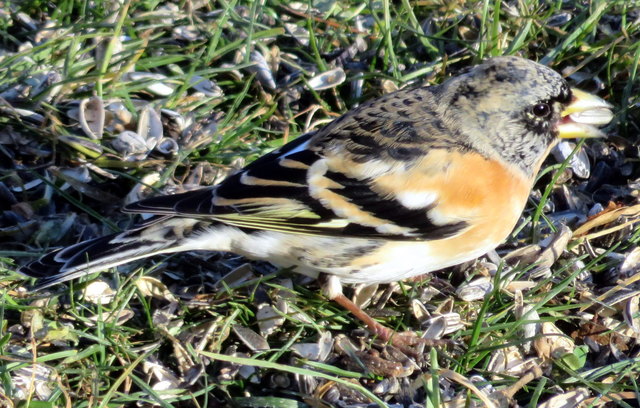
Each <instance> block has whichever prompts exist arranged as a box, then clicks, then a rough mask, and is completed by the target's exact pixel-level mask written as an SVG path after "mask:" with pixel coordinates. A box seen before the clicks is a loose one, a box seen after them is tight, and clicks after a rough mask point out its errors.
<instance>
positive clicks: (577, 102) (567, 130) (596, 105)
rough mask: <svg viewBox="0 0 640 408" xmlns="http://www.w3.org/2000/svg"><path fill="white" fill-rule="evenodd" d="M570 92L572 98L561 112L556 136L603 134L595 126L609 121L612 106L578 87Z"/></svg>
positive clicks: (611, 117) (569, 136) (579, 136)
mask: <svg viewBox="0 0 640 408" xmlns="http://www.w3.org/2000/svg"><path fill="white" fill-rule="evenodd" d="M571 93H572V95H573V100H572V101H571V104H570V105H569V106H567V108H566V109H565V110H564V111H563V112H562V120H561V122H560V124H559V125H558V127H557V130H558V137H560V138H563V139H574V138H584V137H602V136H604V133H603V132H602V131H601V130H600V129H598V128H597V126H603V125H606V124H607V123H609V122H611V119H613V112H611V108H612V106H611V105H610V104H609V103H607V102H605V101H604V100H603V99H600V98H598V97H597V96H595V95H591V94H589V93H586V92H584V91H581V90H579V89H572V90H571Z"/></svg>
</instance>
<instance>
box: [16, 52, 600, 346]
mask: <svg viewBox="0 0 640 408" xmlns="http://www.w3.org/2000/svg"><path fill="white" fill-rule="evenodd" d="M612 117H613V113H612V106H611V105H610V104H609V103H607V102H606V101H604V100H603V99H601V98H599V97H597V96H595V95H592V94H589V93H587V92H584V91H581V90H579V89H574V88H571V87H570V86H569V84H568V83H567V81H566V80H565V79H564V78H563V77H562V76H561V75H560V74H558V73H557V72H555V71H554V70H553V69H551V68H549V67H547V66H544V65H541V64H539V63H536V62H534V61H531V60H528V59H524V58H520V57H515V56H502V57H494V58H491V59H488V60H486V61H484V62H482V63H481V64H479V65H476V66H474V67H472V68H469V69H467V70H466V71H465V72H462V73H461V74H459V75H457V76H453V77H451V78H449V79H447V80H445V81H444V82H442V83H441V84H439V85H428V84H423V85H418V86H413V87H407V88H403V89H400V90H398V91H396V92H393V93H389V94H385V95H383V96H380V97H378V98H375V99H372V100H369V101H368V102H365V103H362V104H361V105H359V106H357V107H355V108H353V109H351V110H350V111H348V112H347V113H345V114H343V115H342V116H340V117H338V118H336V119H335V120H333V121H332V122H330V123H329V124H327V125H325V126H324V127H322V128H320V129H318V130H316V131H313V132H310V133H307V134H304V135H302V136H299V137H298V138H296V139H294V140H292V141H291V142H289V143H287V144H285V145H284V146H282V147H280V148H278V149H276V150H273V151H271V152H269V153H267V154H265V155H264V156H262V157H260V158H258V159H256V160H255V161H253V162H252V163H250V164H248V165H247V166H246V167H244V168H243V169H242V170H240V171H238V172H237V173H235V174H232V175H230V176H228V177H227V178H226V179H225V180H223V181H222V182H221V183H219V184H218V185H215V186H209V187H205V188H201V189H198V190H193V191H189V192H185V193H180V194H174V195H160V196H155V197H150V198H145V199H142V200H141V201H138V202H135V203H132V204H129V205H126V206H125V207H124V211H125V212H127V213H134V214H153V217H152V218H150V219H148V220H147V221H145V222H143V223H142V224H140V225H138V226H135V227H133V228H131V229H128V230H125V231H122V232H119V233H114V234H112V235H107V236H104V237H99V238H95V239H90V240H88V241H84V242H79V243H77V244H75V245H72V246H69V247H67V248H63V249H57V250H54V251H52V252H50V253H48V254H45V255H44V256H43V257H42V258H40V259H39V260H36V261H33V262H31V263H29V264H27V265H25V266H23V267H22V268H21V269H20V270H19V272H21V273H22V274H23V275H26V276H28V277H32V278H37V279H38V281H39V287H40V288H44V287H49V286H52V285H55V284H58V283H61V282H64V281H68V280H71V279H75V278H78V277H81V276H84V275H87V274H91V273H94V272H99V271H104V270H107V269H110V268H113V267H116V266H118V265H121V264H124V263H128V262H131V261H134V260H139V259H142V258H147V257H150V256H153V255H157V254H168V253H176V252H184V251H195V250H213V251H228V252H233V253H237V254H240V255H243V256H245V257H247V258H250V259H257V260H266V261H269V262H271V263H273V264H275V265H278V266H280V267H284V268H291V269H293V270H294V271H295V272H298V273H301V274H305V275H308V276H311V277H321V278H323V285H322V286H323V291H324V293H325V294H326V296H327V297H328V298H330V299H333V300H335V301H336V302H338V303H339V304H340V305H342V306H344V307H345V308H347V309H348V310H349V311H351V312H352V313H354V314H355V316H356V317H358V318H360V319H361V320H362V321H363V322H364V323H365V324H366V326H367V327H368V328H369V330H370V331H371V332H373V333H374V334H375V335H377V336H380V338H382V339H383V340H391V339H394V335H395V333H394V331H393V330H391V329H388V328H386V327H385V326H384V325H382V324H381V323H379V322H377V321H376V320H374V319H373V318H371V317H370V316H368V315H367V314H366V313H365V312H364V311H362V310H361V309H360V308H359V307H358V306H357V305H355V304H353V303H352V302H351V301H350V300H349V299H348V298H347V297H346V296H344V294H343V293H342V285H343V284H357V283H367V284H373V283H389V282H396V281H400V280H403V279H407V278H411V277H415V276H418V275H423V274H425V273H428V272H432V271H435V270H440V269H443V268H446V267H450V266H454V265H457V264H461V263H463V262H467V261H470V260H473V259H475V258H478V257H480V256H482V255H484V254H486V253H487V252H489V251H491V250H493V249H495V248H496V247H497V246H498V245H500V244H501V243H502V242H503V241H504V240H505V239H506V238H507V237H508V236H509V234H510V233H511V231H512V230H513V228H514V227H515V225H516V223H517V221H518V219H519V217H520V215H521V214H522V212H523V210H524V208H525V205H526V203H527V199H528V197H529V194H530V191H531V189H532V188H533V185H534V181H535V179H536V175H537V173H538V171H539V170H540V168H541V166H542V164H543V161H544V159H545V158H546V157H547V155H548V154H549V152H550V150H551V149H552V148H553V147H554V146H555V145H556V144H557V143H558V142H559V141H560V140H561V139H563V138H588V137H600V136H603V135H604V134H603V132H602V130H600V129H599V128H598V127H599V126H602V125H606V124H607V123H609V122H610V121H611V119H612ZM395 338H397V339H401V340H402V336H396V337H395ZM402 341H404V340H402Z"/></svg>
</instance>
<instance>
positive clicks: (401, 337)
mask: <svg viewBox="0 0 640 408" xmlns="http://www.w3.org/2000/svg"><path fill="white" fill-rule="evenodd" d="M323 292H324V294H325V296H327V297H328V298H329V299H331V300H333V301H334V302H336V303H337V304H339V305H340V306H342V307H344V308H345V309H347V310H348V311H349V312H351V313H352V314H353V315H354V316H355V317H357V318H358V319H360V320H361V321H362V322H363V323H364V324H365V325H367V328H368V329H369V331H370V332H371V334H373V335H374V336H376V337H378V338H379V339H381V340H382V341H384V342H389V343H391V344H393V345H394V346H396V347H398V348H400V349H404V350H406V349H407V348H409V347H413V346H417V345H420V344H424V345H426V346H431V347H433V346H441V345H445V344H448V343H449V342H448V341H439V340H430V339H423V338H421V337H419V336H418V335H417V334H416V333H414V332H402V333H397V332H395V331H394V330H392V329H390V328H388V327H385V326H384V325H383V324H381V323H379V322H377V321H375V320H374V319H373V318H372V317H371V316H369V315H368V314H367V313H366V312H365V311H364V310H362V309H361V308H360V307H359V306H358V305H356V304H355V303H353V302H352V301H351V300H349V298H347V297H346V296H345V295H344V294H343V293H342V285H341V283H340V279H339V278H338V277H336V276H334V275H328V276H327V279H326V281H325V282H324V284H323Z"/></svg>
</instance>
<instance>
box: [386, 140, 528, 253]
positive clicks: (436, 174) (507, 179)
mask: <svg viewBox="0 0 640 408" xmlns="http://www.w3.org/2000/svg"><path fill="white" fill-rule="evenodd" d="M531 186H532V180H531V178H529V177H528V176H527V175H525V174H523V172H522V171H521V170H519V169H517V168H516V167H515V166H514V167H509V166H508V165H505V164H502V163H500V162H498V161H495V160H490V159H486V158H484V157H483V156H481V155H480V154H477V153H468V152H467V153H460V152H452V151H445V150H439V151H438V150H436V151H434V152H432V153H430V154H429V155H428V156H426V157H425V158H424V159H423V161H422V162H421V163H420V164H419V165H418V166H416V167H414V168H412V169H410V170H408V171H407V172H406V173H398V172H395V173H394V174H388V175H385V176H382V177H380V178H379V179H378V181H377V183H376V189H377V190H378V191H380V192H386V193H389V194H397V193H399V192H401V191H415V192H423V193H426V192H432V193H435V195H436V196H437V199H436V201H435V202H434V207H433V208H432V209H430V210H429V216H430V218H432V219H433V221H434V222H435V223H436V224H446V223H452V222H458V221H465V222H467V224H468V225H469V228H468V229H467V230H466V231H465V232H463V233H462V234H459V235H457V236H454V237H451V238H447V239H443V240H436V241H430V242H429V247H430V249H432V250H433V251H434V252H435V253H438V254H439V255H442V256H443V257H444V258H446V257H447V256H454V255H455V254H456V253H457V254H460V253H465V252H473V251H474V250H477V248H478V247H479V246H481V247H487V246H490V247H491V248H493V247H495V246H497V245H498V244H499V243H500V242H502V241H503V240H504V239H505V238H506V237H507V236H508V235H509V233H510V232H511V230H512V229H513V227H514V226H515V224H516V222H517V221H518V218H519V216H520V214H521V212H522V210H523V209H524V206H525V204H526V201H527V197H528V196H529V191H530V189H531Z"/></svg>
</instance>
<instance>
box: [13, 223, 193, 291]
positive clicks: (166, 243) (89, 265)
mask: <svg viewBox="0 0 640 408" xmlns="http://www.w3.org/2000/svg"><path fill="white" fill-rule="evenodd" d="M174 220H175V219H173V220H168V222H159V223H154V224H152V225H149V224H145V225H144V227H143V228H137V229H133V230H128V231H124V232H122V233H117V234H112V235H107V236H104V237H100V238H95V239H91V240H88V241H83V242H80V243H77V244H75V245H72V246H70V247H67V248H63V249H58V250H54V251H52V252H50V253H48V254H46V255H44V256H43V257H42V258H40V259H39V260H37V261H34V262H31V263H29V264H27V265H25V266H23V267H22V268H21V269H20V270H19V271H18V272H20V273H21V274H23V275H26V276H29V277H33V278H37V279H38V288H39V289H42V288H45V287H49V286H52V285H55V284H58V283H62V282H65V281H68V280H71V279H75V278H78V277H80V276H84V275H88V274H91V273H94V272H99V271H103V270H106V269H109V268H113V267H116V266H118V265H122V264H125V263H128V262H131V261H134V260H137V259H142V258H146V257H149V256H152V255H156V254H160V253H167V252H176V251H179V250H180V248H181V245H182V244H184V243H185V242H187V241H188V239H187V238H186V237H185V235H184V232H185V229H187V230H191V229H190V227H192V226H193V225H190V223H189V222H186V223H185V221H187V220H185V219H182V223H176V222H175V221H174ZM160 221H164V219H162V220H160ZM194 222H195V220H194ZM179 227H180V228H182V229H181V230H180V228H179ZM187 235H188V234H187Z"/></svg>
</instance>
